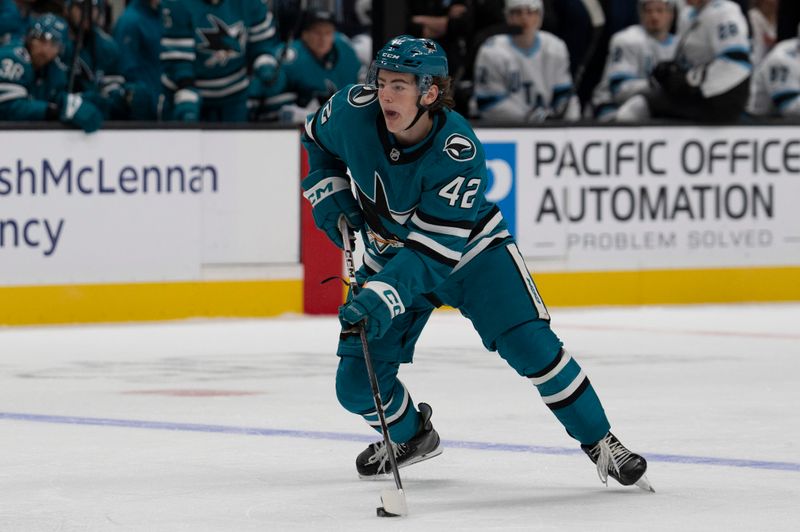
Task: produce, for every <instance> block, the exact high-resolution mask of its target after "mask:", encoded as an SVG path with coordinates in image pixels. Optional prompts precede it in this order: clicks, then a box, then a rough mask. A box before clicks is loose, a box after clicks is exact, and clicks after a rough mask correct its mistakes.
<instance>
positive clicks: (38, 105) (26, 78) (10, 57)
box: [0, 41, 67, 121]
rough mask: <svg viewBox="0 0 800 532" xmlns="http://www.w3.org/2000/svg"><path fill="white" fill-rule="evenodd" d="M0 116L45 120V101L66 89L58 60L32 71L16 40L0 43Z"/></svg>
mask: <svg viewBox="0 0 800 532" xmlns="http://www.w3.org/2000/svg"><path fill="white" fill-rule="evenodd" d="M0 66H2V68H0V120H19V121H24V120H45V118H46V112H47V106H48V103H50V102H53V103H56V102H58V100H59V98H60V97H61V95H62V94H64V92H65V91H66V87H67V75H66V68H65V67H64V65H63V64H62V63H61V62H60V61H59V60H58V59H56V60H54V61H52V62H50V63H49V64H48V65H46V66H45V67H43V68H42V69H41V71H39V72H36V71H34V70H33V65H31V58H30V55H29V54H28V50H27V48H25V46H24V45H23V44H22V43H21V42H19V41H16V42H13V43H11V44H9V45H6V46H2V47H0Z"/></svg>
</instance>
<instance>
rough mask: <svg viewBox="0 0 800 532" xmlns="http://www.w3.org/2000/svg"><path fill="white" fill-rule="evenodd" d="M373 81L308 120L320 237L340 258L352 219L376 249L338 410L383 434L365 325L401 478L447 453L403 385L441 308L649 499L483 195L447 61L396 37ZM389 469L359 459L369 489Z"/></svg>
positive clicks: (353, 300)
mask: <svg viewBox="0 0 800 532" xmlns="http://www.w3.org/2000/svg"><path fill="white" fill-rule="evenodd" d="M368 82H369V84H367V85H351V86H348V87H345V88H344V89H342V90H341V91H339V92H338V93H336V94H335V95H334V96H333V97H332V98H331V99H330V100H329V101H328V102H327V103H326V104H325V105H324V106H323V107H322V108H321V109H320V110H318V111H317V112H316V113H315V114H314V115H311V116H309V118H308V120H307V121H306V125H305V134H304V136H303V143H304V145H305V147H306V149H307V150H308V154H309V164H310V171H309V174H308V176H307V177H306V178H305V179H304V180H303V182H302V185H303V189H304V190H305V194H304V195H305V197H306V198H307V199H308V200H309V201H310V202H311V204H312V206H313V215H314V220H315V222H316V224H317V226H318V227H319V228H320V229H321V230H323V231H324V232H325V233H326V234H327V235H328V237H329V238H330V239H331V240H332V241H333V242H334V243H335V244H336V245H338V246H339V247H341V246H342V238H341V235H340V233H339V231H338V229H337V224H338V220H339V219H340V218H341V217H344V218H345V219H346V220H347V222H348V223H349V224H350V225H351V226H352V227H353V228H355V229H358V230H360V231H361V234H362V236H363V237H364V242H365V245H366V251H365V254H364V264H363V266H361V268H360V269H359V270H358V273H357V277H358V278H359V280H360V282H361V283H362V284H363V287H362V288H363V289H362V290H360V291H359V292H358V294H357V295H356V296H355V297H352V295H351V297H348V301H347V303H346V304H345V305H343V306H342V307H340V309H339V319H340V321H341V323H342V325H343V330H342V335H341V336H340V340H339V347H338V351H337V353H338V355H339V357H340V359H339V367H338V370H337V374H336V393H337V397H338V399H339V402H340V403H341V404H342V406H344V408H346V409H347V410H348V411H350V412H353V413H354V414H358V415H360V416H362V417H363V419H364V420H365V421H366V422H367V423H368V424H370V425H371V426H372V427H374V428H376V430H377V428H378V427H379V422H378V419H377V414H376V410H375V407H374V404H373V397H372V393H371V390H370V385H369V380H368V378H367V371H366V369H365V368H366V366H365V361H364V355H363V351H362V344H361V342H360V338H359V333H358V332H357V331H354V330H353V326H352V325H353V324H359V323H363V324H364V327H365V328H366V333H367V336H368V338H369V340H368V341H369V350H370V353H371V358H372V360H373V365H374V368H375V373H376V375H377V378H378V380H379V383H380V389H381V393H382V399H383V403H384V405H386V419H387V422H388V424H389V431H390V434H391V437H392V440H393V442H396V446H395V448H394V449H393V452H394V453H395V455H396V457H397V462H398V464H399V466H400V467H402V466H407V465H410V464H413V463H415V462H419V461H421V460H425V459H427V458H431V457H433V456H436V455H438V454H440V453H441V452H442V448H441V444H440V440H439V435H438V433H437V432H436V430H435V429H434V428H433V426H432V424H431V413H432V410H431V407H430V406H429V405H427V404H425V403H419V405H418V407H415V405H414V402H413V401H412V400H411V396H410V393H409V391H408V390H407V389H406V387H405V386H404V385H403V383H402V382H400V380H398V378H397V374H398V369H399V367H400V364H401V363H409V362H411V361H412V358H413V354H414V346H415V344H416V341H417V338H418V337H419V335H420V333H421V332H422V329H423V327H424V326H425V324H426V322H427V321H428V318H429V317H430V315H431V312H432V311H433V309H434V307H436V306H439V305H441V304H447V305H450V306H452V307H455V308H457V309H459V310H460V311H461V313H462V314H463V315H464V316H465V317H467V318H468V319H470V320H471V322H472V324H473V326H474V327H475V329H476V330H477V331H478V333H479V334H480V336H481V339H482V341H483V344H484V345H485V346H486V347H487V348H488V349H490V350H492V351H495V350H496V351H498V352H499V354H500V356H502V357H503V358H504V359H505V360H506V361H507V362H508V364H509V365H510V366H511V367H512V368H514V370H516V371H517V372H518V373H519V375H521V376H523V377H525V378H527V379H529V381H530V382H531V384H533V385H534V386H535V387H536V388H537V389H538V391H539V393H540V394H541V396H542V399H543V400H544V402H545V404H547V406H548V407H549V408H550V409H551V410H552V412H553V413H554V414H555V416H556V418H557V419H558V420H559V421H560V422H561V423H562V424H563V425H564V427H565V428H566V430H567V433H568V434H569V435H570V436H572V437H573V438H575V439H576V440H578V442H580V444H581V447H582V448H583V450H584V451H585V452H586V453H587V454H588V455H589V456H590V457H591V459H592V460H593V461H594V462H595V463H596V464H597V466H598V472H599V474H600V475H601V478H602V479H603V480H604V481H607V478H608V476H609V475H610V476H611V477H613V478H615V479H617V480H618V481H619V482H621V483H622V484H625V485H630V484H634V483H637V482H639V483H640V484H641V485H644V486H645V487H649V485H646V484H644V483H645V482H646V479H644V473H645V470H646V468H647V464H646V462H645V460H644V458H642V457H641V456H639V455H638V454H635V453H632V452H630V451H629V450H628V449H626V448H625V447H624V446H623V445H622V444H621V443H620V442H619V440H617V438H616V437H615V436H614V435H613V434H612V433H610V432H609V428H610V426H609V422H608V420H607V419H606V415H605V413H604V411H603V407H602V406H601V404H600V401H599V399H598V398H597V395H596V394H595V391H594V388H593V387H592V385H591V384H590V382H589V380H588V378H587V377H586V375H585V373H584V372H583V370H582V369H581V367H580V366H579V365H578V362H577V361H576V360H575V359H574V358H573V357H572V356H570V354H569V353H567V351H565V350H564V349H563V348H562V344H561V341H560V340H559V339H558V337H557V336H556V335H555V334H554V333H553V331H552V330H551V329H550V314H549V313H548V311H547V308H546V307H545V305H544V303H543V301H542V299H541V297H540V296H539V293H538V292H537V289H536V285H535V284H534V282H533V279H532V278H531V276H530V273H529V270H528V268H527V266H526V265H525V262H524V261H523V258H522V255H521V254H520V252H519V250H518V249H517V246H516V243H515V241H514V238H513V236H511V234H510V233H509V231H508V228H507V226H506V223H505V221H504V220H503V215H502V214H501V213H500V210H499V209H498V208H497V206H495V205H494V204H492V203H490V202H489V201H487V199H486V197H485V195H484V194H485V191H486V186H487V170H486V159H485V156H484V151H483V148H482V146H481V144H480V142H479V141H478V140H477V138H476V136H475V134H474V132H473V131H472V129H471V128H470V126H469V123H468V122H467V121H466V120H465V119H464V118H463V117H462V116H461V115H459V114H458V113H456V112H454V111H452V110H451V109H450V107H452V105H453V100H452V97H451V96H450V86H451V79H450V78H449V77H448V68H447V58H446V56H445V54H444V52H443V50H442V48H441V47H440V46H439V45H438V44H437V43H435V42H434V41H432V40H428V39H415V38H412V37H409V36H400V37H397V38H395V39H393V40H391V41H390V42H389V43H387V44H386V45H385V46H384V47H383V48H382V49H381V50H380V51H379V52H378V54H377V57H376V59H375V62H374V64H373V66H372V68H371V70H370V74H369V76H368ZM348 170H349V173H350V175H352V178H349V177H348ZM351 183H352V184H354V185H355V190H356V196H357V197H354V196H353V193H351ZM364 320H365V321H364ZM387 457H388V455H387V449H386V447H385V445H384V444H383V442H382V441H381V442H379V443H375V444H372V445H370V446H369V447H367V449H366V450H364V451H363V452H362V453H361V454H360V455H359V456H358V458H357V459H356V469H357V471H358V474H359V476H361V477H362V478H375V477H380V476H383V475H387V474H390V473H391V470H390V469H389V466H388V462H387Z"/></svg>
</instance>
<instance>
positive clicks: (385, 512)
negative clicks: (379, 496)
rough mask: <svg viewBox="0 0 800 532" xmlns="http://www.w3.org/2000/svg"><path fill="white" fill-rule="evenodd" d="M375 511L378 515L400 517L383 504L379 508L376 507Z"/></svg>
mask: <svg viewBox="0 0 800 532" xmlns="http://www.w3.org/2000/svg"><path fill="white" fill-rule="evenodd" d="M375 513H377V514H378V517H400V516H399V515H397V514H393V513H391V512H387V511H386V509H385V508H384V507H383V506H378V507H377V508H375Z"/></svg>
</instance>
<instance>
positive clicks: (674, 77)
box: [652, 61, 700, 98]
mask: <svg viewBox="0 0 800 532" xmlns="http://www.w3.org/2000/svg"><path fill="white" fill-rule="evenodd" d="M652 76H653V79H655V80H656V82H657V83H658V84H659V85H660V86H661V88H662V89H664V92H666V93H667V94H669V95H671V96H675V97H678V98H691V97H697V96H699V95H700V91H699V89H698V88H697V87H696V86H693V85H691V84H690V83H689V76H688V73H687V72H686V70H684V69H683V68H681V67H680V65H678V63H676V62H675V61H662V62H661V63H658V64H657V65H656V66H655V68H654V69H653V73H652Z"/></svg>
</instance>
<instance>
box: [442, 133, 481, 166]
mask: <svg viewBox="0 0 800 532" xmlns="http://www.w3.org/2000/svg"><path fill="white" fill-rule="evenodd" d="M444 151H445V153H447V155H449V156H450V158H451V159H453V160H454V161H459V162H464V161H470V160H472V159H473V158H475V154H476V153H477V151H478V150H477V149H476V148H475V143H474V142H472V141H471V140H470V139H468V138H467V137H465V136H464V135H459V134H458V133H455V134H453V135H450V136H449V137H447V140H446V141H445V143H444Z"/></svg>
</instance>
